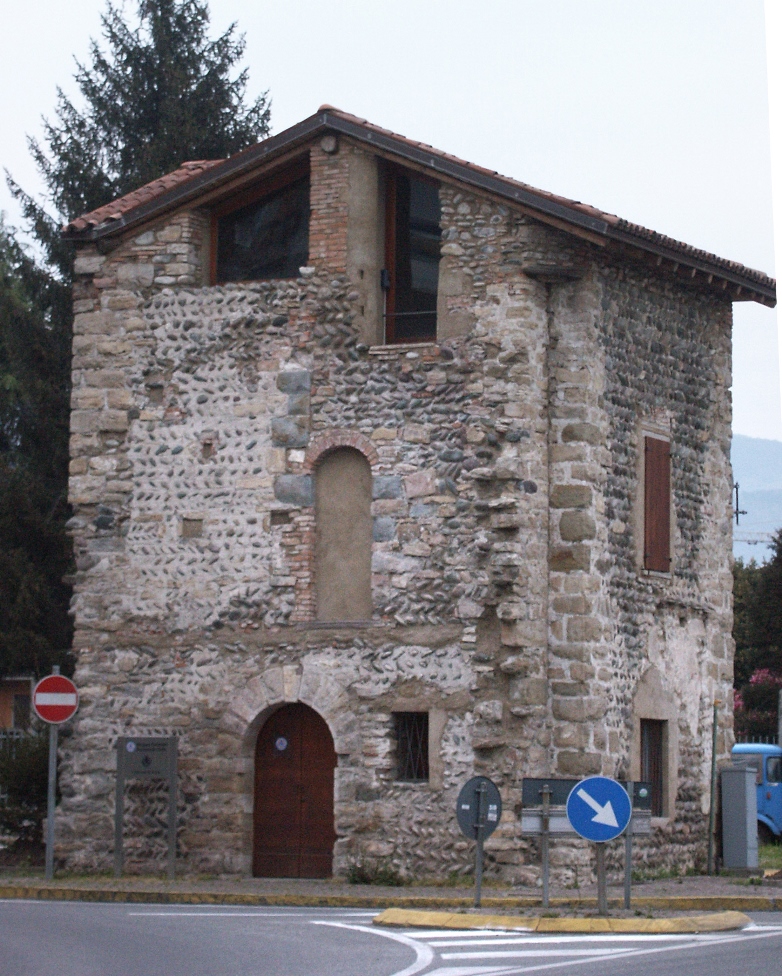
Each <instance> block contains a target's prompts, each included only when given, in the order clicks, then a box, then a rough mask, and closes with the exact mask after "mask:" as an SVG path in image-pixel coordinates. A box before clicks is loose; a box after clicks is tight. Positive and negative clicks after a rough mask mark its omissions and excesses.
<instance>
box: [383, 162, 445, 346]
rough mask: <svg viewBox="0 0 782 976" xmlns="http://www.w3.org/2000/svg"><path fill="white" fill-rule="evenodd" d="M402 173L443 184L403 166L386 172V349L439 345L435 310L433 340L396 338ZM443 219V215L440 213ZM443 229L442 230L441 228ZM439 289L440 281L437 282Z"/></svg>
mask: <svg viewBox="0 0 782 976" xmlns="http://www.w3.org/2000/svg"><path fill="white" fill-rule="evenodd" d="M401 173H405V174H409V178H412V179H416V180H420V181H421V182H422V183H429V184H430V186H435V187H437V188H438V190H439V188H440V183H439V182H438V181H437V180H433V179H430V178H428V177H427V176H424V175H423V174H422V173H419V172H418V171H417V170H405V169H404V167H401V166H394V165H391V164H390V163H389V164H387V165H386V166H385V171H384V188H385V189H384V194H385V199H384V203H385V212H384V229H385V234H384V247H385V254H384V259H383V260H384V262H385V263H384V270H385V271H386V273H387V274H388V282H389V284H388V288H385V289H384V295H385V298H384V301H383V343H384V345H387V346H393V345H398V344H402V345H412V344H420V345H428V344H431V343H433V342H437V311H436V310H435V313H434V315H435V330H434V335H433V336H432V338H431V339H414V340H411V339H405V338H402V339H397V338H396V291H397V288H396V277H397V268H396V252H397V220H396V212H397V196H398V194H397V181H398V179H399V176H400V174H401ZM440 216H441V220H442V213H441V215H440ZM441 229H442V228H441ZM438 288H439V282H438Z"/></svg>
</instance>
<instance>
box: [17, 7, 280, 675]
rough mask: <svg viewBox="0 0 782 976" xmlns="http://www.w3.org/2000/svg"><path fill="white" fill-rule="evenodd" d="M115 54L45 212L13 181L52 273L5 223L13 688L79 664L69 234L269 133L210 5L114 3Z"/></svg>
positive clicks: (60, 164)
mask: <svg viewBox="0 0 782 976" xmlns="http://www.w3.org/2000/svg"><path fill="white" fill-rule="evenodd" d="M102 25H103V42H104V43H103V45H101V44H99V43H97V42H95V41H93V42H92V45H91V47H90V53H89V58H88V62H87V63H86V64H79V63H78V62H77V70H76V74H75V79H76V83H77V86H78V89H79V92H80V94H81V100H82V102H83V107H79V106H77V105H76V104H74V102H73V101H71V99H69V98H68V97H67V96H66V95H65V94H64V93H63V92H62V91H61V90H58V93H57V105H56V109H55V115H56V118H55V120H54V121H53V122H50V121H47V120H44V140H43V144H41V143H40V142H38V141H37V140H35V139H29V146H30V151H31V153H32V156H33V158H34V160H35V162H36V164H37V166H38V170H39V172H40V174H41V176H42V177H43V181H44V184H45V187H46V198H45V200H44V201H43V202H40V201H38V200H37V199H35V198H34V197H33V196H31V195H30V194H28V193H26V192H25V191H24V190H23V189H22V188H21V187H20V186H19V185H18V184H16V183H15V182H14V181H13V179H12V178H11V177H10V176H9V177H8V183H9V187H10V189H11V191H12V193H13V194H14V196H15V197H16V199H17V200H18V201H19V203H20V205H21V208H22V213H23V215H24V217H25V220H26V223H27V226H28V230H29V231H30V233H31V234H32V235H33V237H34V238H35V239H36V240H37V242H38V244H39V245H40V249H41V253H42V254H43V258H44V260H43V264H42V266H36V265H35V264H34V263H33V262H32V261H31V260H30V259H29V258H28V257H27V256H26V255H25V253H24V252H23V251H22V250H21V249H20V248H19V247H18V245H17V244H16V242H15V239H14V237H13V234H12V233H11V232H10V231H8V230H7V229H5V228H4V227H2V225H0V676H1V675H2V674H8V673H9V672H10V671H33V672H35V673H36V674H41V673H45V672H46V671H47V670H48V668H49V665H50V664H52V663H65V664H66V665H67V656H65V655H64V651H63V649H64V648H66V647H67V646H68V645H69V642H70V636H71V626H70V621H69V618H68V616H67V607H68V599H69V588H68V587H67V586H66V585H65V584H63V582H62V576H63V574H64V573H65V572H66V571H67V568H68V565H69V560H70V558H71V555H70V553H71V549H70V541H69V539H68V537H67V535H66V530H65V523H66V521H67V518H68V516H69V512H68V509H67V504H66V498H67V457H68V402H69V396H70V346H71V337H72V325H73V320H72V313H71V301H70V285H71V280H72V267H73V251H72V247H71V245H70V244H68V243H66V242H64V241H62V240H61V238H60V233H59V230H60V227H61V225H62V224H63V223H66V222H68V221H69V220H72V219H73V218H74V217H77V216H79V215H80V214H82V213H85V212H87V211H90V210H93V209H95V208H96V207H99V206H102V205H103V204H105V203H108V202H109V201H110V200H112V199H114V198H116V197H118V196H121V195H123V194H124V193H127V192H129V191H131V190H133V189H135V188H136V187H138V186H141V185H143V184H144V183H147V182H149V181H150V180H153V179H156V178H157V177H159V176H162V175H163V174H164V173H167V172H169V171H171V170H173V169H176V168H177V167H178V166H179V165H180V163H182V162H183V161H185V160H188V159H217V158H221V157H224V156H229V155H231V154H233V153H235V152H238V151H239V150H241V149H244V148H245V147H247V146H249V145H252V144H253V143H254V142H256V141H258V140H259V139H261V138H263V137H264V136H266V135H267V134H268V131H269V116H270V108H269V101H268V98H267V95H266V94H265V93H264V94H263V95H261V96H260V97H259V98H258V99H257V100H256V101H255V102H253V103H252V104H251V105H246V104H245V90H246V87H247V70H246V69H245V70H241V71H238V72H235V69H236V66H237V63H238V62H239V61H240V60H241V58H242V55H243V52H244V39H243V37H242V36H241V35H238V34H237V33H236V29H235V25H232V26H231V27H229V29H228V30H227V31H226V32H225V33H224V34H222V35H221V36H220V37H218V38H217V39H216V40H212V39H210V37H209V33H208V30H209V10H208V6H207V4H206V3H205V2H201V0H138V2H137V22H136V23H135V24H130V23H128V21H126V20H125V19H124V16H123V10H122V8H121V7H115V6H113V5H112V3H111V2H110V0H109V3H108V5H107V10H106V13H105V15H104V16H103V18H102Z"/></svg>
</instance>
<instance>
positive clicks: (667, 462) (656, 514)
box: [642, 431, 673, 574]
mask: <svg viewBox="0 0 782 976" xmlns="http://www.w3.org/2000/svg"><path fill="white" fill-rule="evenodd" d="M643 447H644V450H643V472H644V498H643V544H644V548H643V558H642V566H643V568H644V569H645V570H646V571H647V572H653V573H665V574H670V572H671V570H672V563H673V553H672V546H671V524H672V519H671V443H670V440H669V439H668V438H666V437H663V436H661V435H660V434H656V433H650V432H647V431H644V432H643Z"/></svg>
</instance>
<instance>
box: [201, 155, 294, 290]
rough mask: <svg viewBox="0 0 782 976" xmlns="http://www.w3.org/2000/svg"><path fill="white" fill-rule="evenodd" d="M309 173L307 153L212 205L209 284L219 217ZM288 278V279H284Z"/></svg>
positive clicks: (214, 275)
mask: <svg viewBox="0 0 782 976" xmlns="http://www.w3.org/2000/svg"><path fill="white" fill-rule="evenodd" d="M309 175H310V157H309V154H307V155H304V156H301V157H299V158H298V159H295V160H293V162H291V163H289V164H288V165H286V166H285V167H284V168H282V169H279V170H277V171H276V172H273V173H270V174H268V176H265V177H264V178H263V179H262V180H261V181H260V182H259V183H254V184H253V186H252V187H249V188H247V189H245V190H242V191H241V192H240V193H237V194H234V195H233V196H231V197H229V198H228V199H227V200H224V201H223V202H222V203H220V204H217V205H215V206H214V207H212V211H211V235H210V245H211V246H210V249H209V284H210V285H212V286H214V285H216V284H218V281H217V232H218V226H219V222H220V218H221V217H226V216H228V214H231V213H233V212H234V211H235V210H241V209H242V208H244V207H249V206H250V204H253V203H256V202H257V201H258V200H262V199H263V198H264V197H270V196H273V195H274V194H275V193H277V192H278V191H279V190H284V189H285V187H287V186H290V185H291V184H293V183H296V182H297V181H298V180H301V179H303V178H304V177H305V176H309ZM286 280H290V279H286Z"/></svg>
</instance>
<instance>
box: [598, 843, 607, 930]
mask: <svg viewBox="0 0 782 976" xmlns="http://www.w3.org/2000/svg"><path fill="white" fill-rule="evenodd" d="M595 846H596V847H597V852H596V853H597V913H598V915H607V914H608V899H607V898H606V848H605V844H597V845H595Z"/></svg>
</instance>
